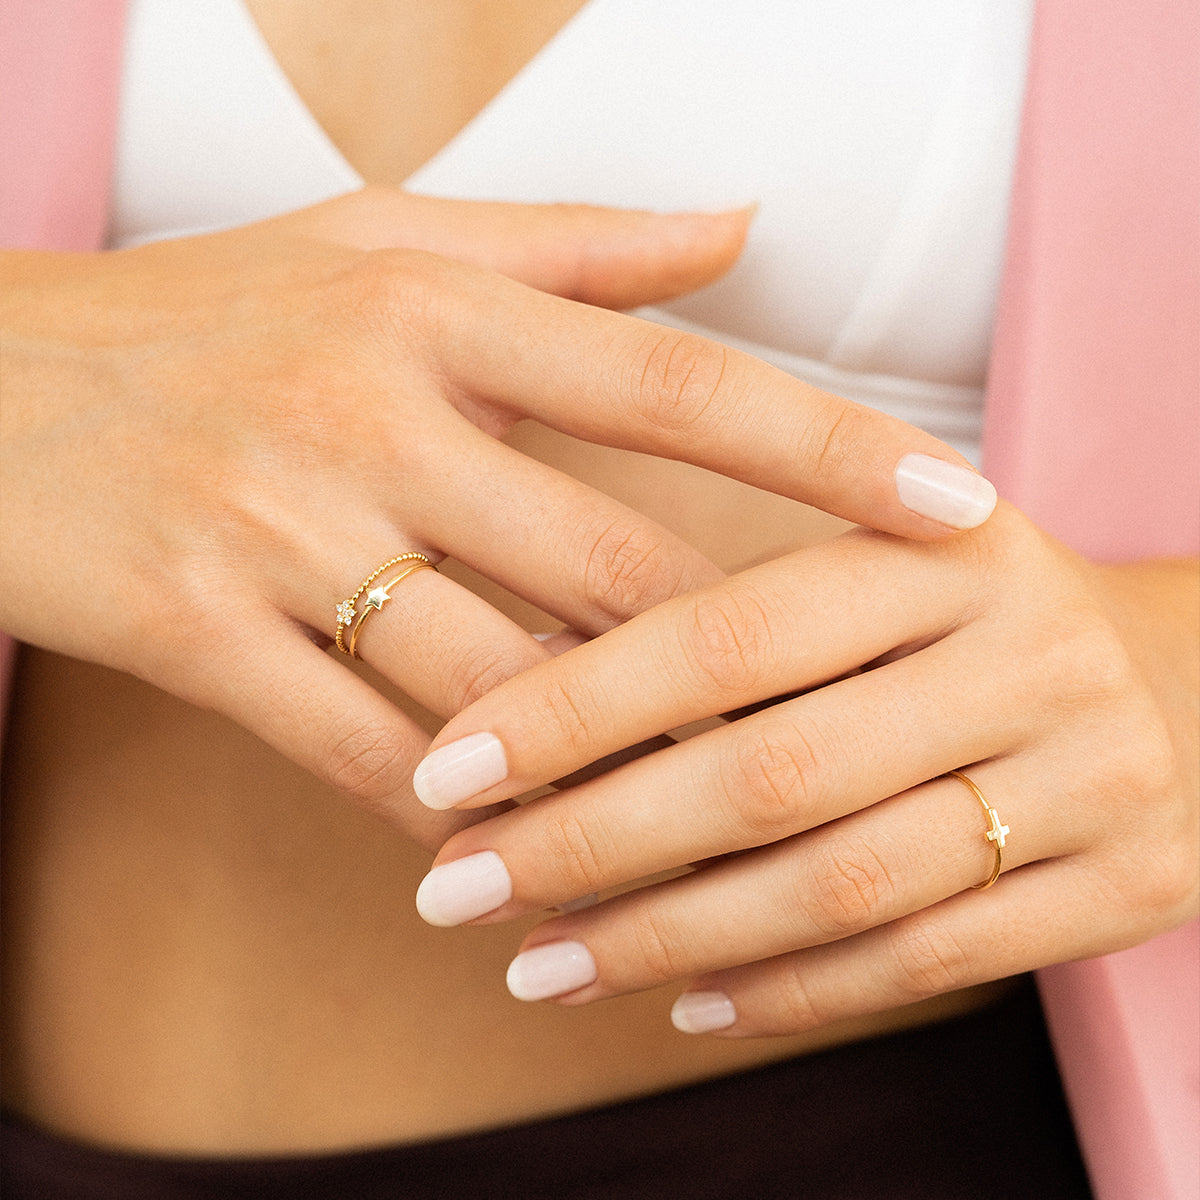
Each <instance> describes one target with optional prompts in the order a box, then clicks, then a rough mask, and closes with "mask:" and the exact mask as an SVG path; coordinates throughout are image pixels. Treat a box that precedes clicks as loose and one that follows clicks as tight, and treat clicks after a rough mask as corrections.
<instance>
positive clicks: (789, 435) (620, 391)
mask: <svg viewBox="0 0 1200 1200" xmlns="http://www.w3.org/2000/svg"><path fill="white" fill-rule="evenodd" d="M461 272H462V273H461V276H460V277H459V280H458V281H457V291H458V295H459V298H460V301H461V303H460V304H456V305H454V306H452V307H451V308H450V309H442V310H440V311H439V313H438V314H432V315H431V319H432V321H433V326H434V328H433V330H432V332H433V340H434V344H435V345H436V346H437V347H438V355H439V359H440V362H441V364H442V366H443V369H444V370H445V371H446V374H447V375H448V377H450V378H452V379H454V380H456V381H458V382H459V383H460V384H461V385H463V386H465V387H466V388H467V389H468V390H469V391H470V392H471V393H472V394H473V395H475V396H478V397H482V398H485V399H487V400H490V401H491V402H492V403H494V404H498V405H501V406H503V407H505V408H507V409H510V410H511V411H513V412H516V413H519V414H522V415H525V416H530V417H534V418H536V419H537V420H539V421H542V422H543V423H544V424H547V425H550V426H552V427H554V428H556V429H559V430H561V431H562V432H565V433H569V434H571V435H573V436H575V437H579V438H583V439H584V440H586V441H591V442H596V443H599V444H602V445H609V446H617V447H621V448H624V449H630V450H640V451H644V452H648V453H651V454H658V455H661V456H664V457H668V458H675V459H681V460H683V461H687V462H691V463H694V464H696V465H698V466H703V467H708V468H710V469H712V470H716V471H720V472H721V473H722V474H725V475H728V476H731V477H733V478H737V479H741V480H743V481H745V482H748V483H751V484H753V485H755V486H757V487H761V488H765V489H768V490H770V491H774V492H778V493H780V494H781V495H785V496H790V497H792V498H794V499H797V500H803V501H805V502H806V503H809V504H813V505H815V506H816V507H818V508H821V509H824V510H825V511H827V512H830V513H834V514H836V515H838V516H841V517H845V518H846V519H848V520H850V521H854V522H856V523H858V524H862V525H867V526H870V527H871V528H875V529H881V530H886V531H889V532H892V533H898V534H902V535H904V536H906V537H914V538H924V539H929V538H939V537H944V536H946V535H947V534H948V533H950V532H951V531H952V530H954V529H964V528H971V527H973V526H975V525H978V524H980V523H982V522H983V521H984V520H986V519H987V517H988V516H989V515H990V513H991V511H992V508H993V507H994V504H995V490H994V489H993V488H992V486H991V485H990V484H989V483H987V481H986V480H984V479H982V478H981V477H980V476H979V475H978V474H976V473H975V472H974V470H973V469H972V468H971V467H970V466H969V464H967V463H966V461H965V460H964V459H963V458H962V457H961V456H960V455H958V454H957V453H956V452H955V451H953V450H951V449H950V448H949V447H948V446H946V445H944V444H943V443H942V442H939V441H938V440H937V439H936V438H934V437H932V436H930V435H929V434H926V433H923V432H921V431H920V430H917V429H915V428H914V427H912V426H910V425H907V424H905V423H904V422H903V421H900V420H897V419H895V418H893V417H889V416H886V415H884V414H882V413H878V412H875V411H874V410H871V409H868V408H865V407H863V406H861V405H857V404H854V403H853V402H851V401H848V400H844V399H842V398H840V397H838V396H834V395H832V394H830V393H827V392H822V391H820V390H819V389H817V388H814V387H811V386H809V385H807V384H804V383H802V382H800V381H799V380H797V379H795V378H793V377H792V376H790V375H788V374H786V373H784V372H782V371H779V370H776V369H775V368H773V367H769V366H767V365H766V364H765V363H762V362H760V361H759V360H757V359H754V358H752V357H750V356H749V355H746V354H742V353H740V352H738V351H735V350H731V349H728V348H725V347H722V346H720V345H718V344H717V343H715V342H710V341H707V340H706V339H703V338H699V337H696V336H695V335H692V334H685V333H681V332H679V331H676V330H671V329H666V328H663V327H661V326H656V325H652V324H650V323H648V322H645V321H639V320H636V319H635V318H632V317H627V316H622V315H619V314H616V313H608V312H604V311H602V310H600V309H596V308H591V307H588V306H586V305H578V304H572V303H570V302H568V301H565V300H562V299H560V298H558V297H555V296H549V295H544V294H541V293H536V292H535V293H533V294H532V296H531V295H529V294H528V293H525V292H523V291H522V290H521V288H520V285H518V284H516V283H512V282H509V281H496V280H495V279H494V278H492V277H489V278H488V279H486V280H481V279H479V278H478V277H477V276H474V275H473V274H472V273H471V272H470V271H468V270H467V269H466V268H461ZM445 281H446V283H447V285H448V287H450V288H451V290H454V288H455V281H454V280H452V279H451V278H450V276H449V274H447V275H446V277H445ZM464 318H466V319H464Z"/></svg>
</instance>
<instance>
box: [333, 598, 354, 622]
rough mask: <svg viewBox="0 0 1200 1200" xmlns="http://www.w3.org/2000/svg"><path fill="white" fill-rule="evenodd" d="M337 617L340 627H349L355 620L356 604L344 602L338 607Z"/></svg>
mask: <svg viewBox="0 0 1200 1200" xmlns="http://www.w3.org/2000/svg"><path fill="white" fill-rule="evenodd" d="M337 617H338V624H339V625H349V624H350V622H351V621H353V620H354V602H353V601H352V600H343V601H342V602H341V604H339V605H338V607H337Z"/></svg>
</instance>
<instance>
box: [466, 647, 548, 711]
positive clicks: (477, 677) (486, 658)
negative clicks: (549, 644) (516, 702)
mask: <svg viewBox="0 0 1200 1200" xmlns="http://www.w3.org/2000/svg"><path fill="white" fill-rule="evenodd" d="M533 663H534V660H532V659H529V658H527V657H526V656H523V655H521V654H519V653H517V652H508V653H505V652H503V651H497V650H495V649H493V648H491V647H487V648H479V647H475V648H472V649H469V650H465V651H464V653H463V654H462V655H460V656H459V658H458V659H457V660H456V662H455V667H454V672H455V674H454V679H453V681H452V684H451V694H450V697H449V699H450V703H451V705H452V707H453V708H454V710H455V711H456V712H461V711H462V710H463V709H464V708H467V707H468V706H469V705H471V704H474V703H475V701H476V700H478V699H479V698H480V697H481V696H486V695H487V694H488V692H490V691H491V690H492V689H493V688H495V687H498V686H499V685H500V684H502V683H504V682H505V681H506V680H509V679H512V678H513V676H514V675H518V674H520V672H521V671H523V670H525V669H526V668H527V667H530V666H532V665H533Z"/></svg>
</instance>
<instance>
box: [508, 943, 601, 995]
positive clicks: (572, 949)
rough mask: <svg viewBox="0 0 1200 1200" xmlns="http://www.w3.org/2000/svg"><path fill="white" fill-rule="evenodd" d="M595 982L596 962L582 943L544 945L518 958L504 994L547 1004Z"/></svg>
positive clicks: (509, 969)
mask: <svg viewBox="0 0 1200 1200" xmlns="http://www.w3.org/2000/svg"><path fill="white" fill-rule="evenodd" d="M595 982H596V962H595V960H594V959H593V958H592V956H591V954H590V953H589V951H588V948H587V947H586V946H585V945H584V944H583V943H582V942H547V943H546V944H545V945H544V946H534V948H533V949H532V950H526V951H525V952H524V953H523V954H518V955H517V957H516V958H514V959H513V960H512V962H511V963H510V964H509V967H508V990H509V991H510V992H512V994H513V995H514V996H516V998H517V999H518V1000H549V999H550V997H551V996H562V995H564V994H565V993H567V992H573V991H575V990H576V988H581V987H586V986H587V985H588V984H589V983H595Z"/></svg>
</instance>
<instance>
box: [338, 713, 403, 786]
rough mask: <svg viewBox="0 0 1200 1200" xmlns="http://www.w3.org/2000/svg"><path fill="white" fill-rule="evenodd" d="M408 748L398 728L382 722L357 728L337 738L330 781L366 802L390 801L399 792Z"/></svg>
mask: <svg viewBox="0 0 1200 1200" xmlns="http://www.w3.org/2000/svg"><path fill="white" fill-rule="evenodd" d="M406 750H407V747H406V745H405V741H404V738H403V737H402V736H401V734H400V732H399V731H398V730H397V729H394V728H392V727H390V726H388V725H387V724H384V723H382V722H371V723H367V724H362V725H355V726H353V727H352V728H350V729H348V730H345V731H342V732H341V733H340V734H339V735H338V736H336V737H335V738H334V740H333V741H332V742H331V744H330V746H329V750H328V753H327V755H326V771H327V774H328V778H329V782H330V783H331V784H333V786H334V787H336V788H338V789H339V790H340V791H343V792H347V793H349V794H350V795H352V796H356V797H358V798H359V799H362V800H368V801H377V800H383V799H386V798H387V797H388V796H390V795H391V794H392V792H393V791H394V790H395V782H396V771H397V764H398V763H399V764H405V763H406V760H407V754H406Z"/></svg>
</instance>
